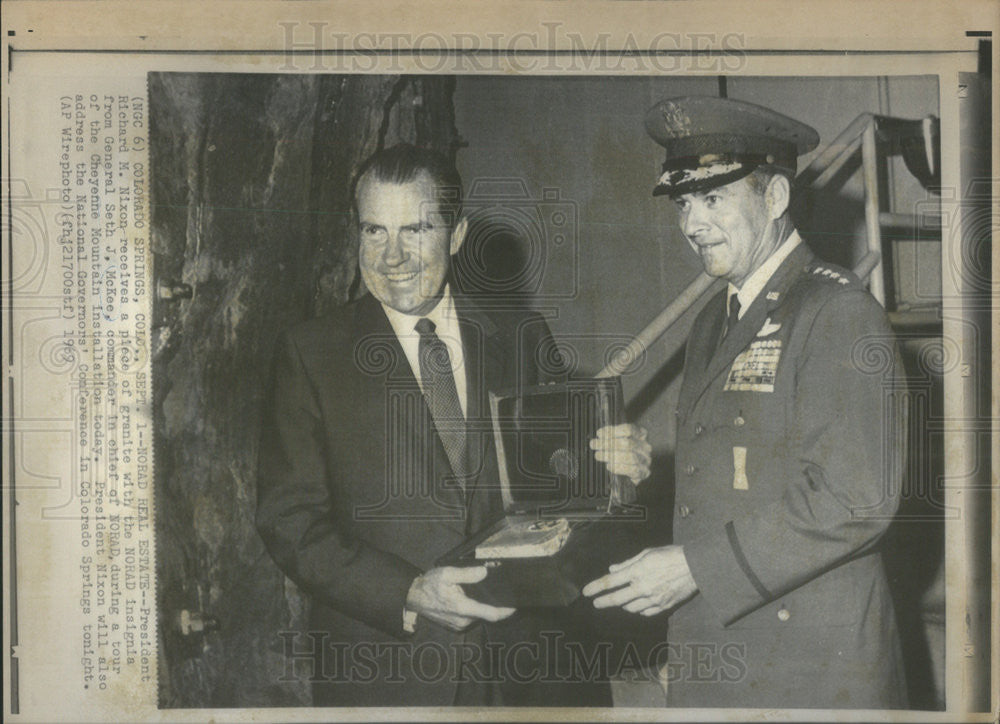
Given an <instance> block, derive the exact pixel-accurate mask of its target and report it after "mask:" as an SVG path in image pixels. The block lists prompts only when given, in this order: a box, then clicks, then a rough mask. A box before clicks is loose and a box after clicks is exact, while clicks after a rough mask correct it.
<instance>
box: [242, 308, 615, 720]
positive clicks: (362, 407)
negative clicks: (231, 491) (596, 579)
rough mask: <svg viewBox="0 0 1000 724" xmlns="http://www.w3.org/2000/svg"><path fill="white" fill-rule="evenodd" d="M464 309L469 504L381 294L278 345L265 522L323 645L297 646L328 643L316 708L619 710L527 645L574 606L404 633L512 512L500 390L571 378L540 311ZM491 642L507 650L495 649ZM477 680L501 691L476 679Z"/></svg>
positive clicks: (601, 690)
mask: <svg viewBox="0 0 1000 724" xmlns="http://www.w3.org/2000/svg"><path fill="white" fill-rule="evenodd" d="M455 301H456V310H457V313H458V316H459V324H460V328H461V331H462V342H463V346H464V355H465V367H466V369H467V370H468V374H467V391H468V394H467V400H468V403H467V406H468V411H467V419H468V424H469V434H470V460H471V463H472V464H471V468H472V469H473V470H474V471H475V473H474V474H473V476H472V479H471V480H469V481H467V483H466V495H465V496H464V498H465V500H464V501H463V494H462V491H461V489H460V487H459V486H458V483H457V481H456V480H455V479H454V476H453V473H452V471H451V468H450V465H449V463H448V458H447V456H446V454H445V451H444V448H443V447H442V444H441V441H440V438H439V437H438V435H437V432H436V430H435V428H434V424H433V421H432V419H431V416H430V412H429V410H428V408H427V406H426V404H425V402H424V399H423V397H422V395H421V393H420V389H419V386H418V384H417V380H416V378H415V377H414V374H413V372H412V370H411V369H410V366H409V364H408V362H407V359H406V356H405V354H404V352H403V350H402V347H401V346H400V345H399V342H398V340H397V338H396V336H395V334H394V332H393V330H392V327H391V325H390V324H389V321H388V319H387V318H386V316H385V313H384V311H383V310H382V307H381V305H380V304H379V303H378V302H377V301H376V300H375V299H374V298H373V297H371V296H366V297H364V298H362V299H361V300H359V301H357V302H354V303H351V304H349V305H347V306H345V307H344V308H342V309H340V310H338V311H337V312H336V313H335V314H333V315H331V316H327V317H323V318H320V319H315V320H311V321H308V322H305V323H303V324H300V325H298V326H297V327H295V328H293V329H292V330H290V331H289V332H288V333H287V334H286V335H285V336H284V338H283V339H282V341H281V343H280V345H279V351H278V355H277V361H276V369H275V372H274V387H273V390H272V392H271V396H270V402H269V405H268V408H267V412H266V417H265V423H264V428H263V439H262V445H261V457H260V474H259V483H258V485H259V490H258V508H257V526H258V529H259V531H260V534H261V536H262V537H263V539H264V541H265V543H266V545H267V548H268V550H269V552H270V553H271V555H272V556H273V558H274V560H275V561H276V562H277V564H278V566H279V567H280V568H281V570H282V571H284V572H285V573H286V574H287V575H288V577H289V578H291V579H292V580H293V581H294V582H295V583H296V584H297V585H298V586H299V587H300V588H301V589H302V590H304V591H305V592H307V593H308V594H309V595H310V597H311V602H312V608H311V615H310V626H309V628H310V632H312V633H313V637H312V638H311V639H309V638H305V639H301V640H300V641H299V642H298V645H297V647H296V648H297V650H303V649H305V650H308V649H310V648H313V647H319V646H322V647H323V651H324V655H323V657H322V661H321V663H322V667H321V668H322V669H323V670H322V671H317V672H316V674H317V675H318V676H319V678H322V679H324V680H323V681H319V682H314V689H313V691H314V703H315V704H316V705H379V706H394V705H397V706H398V705H406V706H412V705H428V706H430V705H434V706H440V705H450V704H453V703H465V702H468V703H495V704H535V705H571V704H572V705H606V704H609V703H610V693H609V689H608V687H607V684H594V683H581V684H576V685H572V684H566V683H564V682H554V681H553V682H551V683H546V682H544V681H542V682H539V681H538V677H539V674H540V673H541V674H544V673H545V672H544V671H541V672H540V668H544V667H542V666H540V665H539V664H538V663H537V655H535V656H534V657H533V649H532V648H531V647H530V645H529V646H527V647H526V646H524V645H520V646H517V644H518V642H522V641H523V642H528V643H529V644H530V642H531V641H535V642H536V643H537V642H538V637H539V635H540V633H541V632H542V631H543V630H545V629H549V628H551V627H552V626H553V625H554V624H555V623H557V622H558V624H559V625H560V628H563V629H565V624H566V623H567V622H566V620H565V619H566V617H568V616H570V611H569V610H567V609H562V610H561V612H555V613H550V614H545V613H543V612H518V613H517V614H515V615H514V616H513V617H512V618H511V619H508V620H506V621H503V622H500V623H498V624H490V625H479V626H476V627H474V628H473V629H471V630H470V631H468V632H465V633H454V632H451V631H448V630H446V629H444V628H443V627H440V626H437V625H435V624H434V623H432V622H430V621H429V620H426V619H424V618H423V617H421V619H420V622H419V624H418V627H417V631H416V633H415V634H413V635H409V634H407V633H406V632H404V630H403V607H404V603H405V600H406V594H407V591H408V590H409V588H410V585H411V583H412V582H413V580H414V579H415V578H416V577H417V576H418V575H420V574H421V573H422V572H424V571H426V570H428V569H430V568H433V567H434V565H435V561H436V560H437V559H438V558H439V557H440V556H442V555H443V554H445V553H447V552H448V551H449V550H451V549H452V548H454V547H455V546H456V545H458V544H459V543H461V542H462V541H463V540H464V539H466V537H468V536H469V535H470V534H472V533H474V532H476V531H477V530H479V529H481V528H482V527H483V526H484V525H485V524H487V523H489V522H491V521H493V520H495V519H497V518H499V517H500V516H501V515H502V513H503V510H502V503H501V500H500V494H499V488H498V476H497V464H496V452H495V448H494V445H493V437H492V433H491V429H490V424H489V406H488V392H489V391H490V390H500V389H511V388H514V387H516V386H520V385H533V384H539V383H542V382H547V381H552V380H555V379H557V378H559V377H560V375H561V373H562V369H561V365H560V364H559V357H558V353H557V352H556V350H555V347H554V343H553V341H552V338H551V335H550V333H549V330H548V327H547V325H546V324H545V321H544V320H543V319H542V318H541V317H540V316H539V315H537V314H533V313H526V312H516V313H512V312H502V313H489V314H487V313H485V312H483V311H482V310H480V309H478V308H477V307H475V306H474V305H473V304H471V303H470V302H469V301H468V300H463V299H461V298H457V297H456V300H455ZM487 639H488V640H490V641H491V642H494V644H495V645H496V648H494V649H484V648H483V644H484V642H485V641H486V640H487ZM491 651H492V654H491V653H490V652H491ZM477 672H478V673H477ZM477 677H478V678H480V679H481V678H483V677H485V678H486V679H488V680H494V681H499V682H500V683H499V684H489V683H487V684H478V685H477V684H476V683H470V682H472V680H474V679H477ZM456 691H459V693H458V695H457V698H456ZM498 692H499V693H498ZM470 697H471V698H470ZM498 699H499V700H498Z"/></svg>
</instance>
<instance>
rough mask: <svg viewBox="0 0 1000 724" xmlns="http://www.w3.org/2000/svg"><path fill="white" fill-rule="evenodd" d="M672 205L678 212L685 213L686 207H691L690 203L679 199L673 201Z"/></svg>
mask: <svg viewBox="0 0 1000 724" xmlns="http://www.w3.org/2000/svg"><path fill="white" fill-rule="evenodd" d="M674 203H675V204H677V208H678V210H680V211H687V210H688V207H689V206H690V205H691V202H690V201H688V200H687V199H680V198H678V199H674Z"/></svg>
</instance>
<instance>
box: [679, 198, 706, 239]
mask: <svg viewBox="0 0 1000 724" xmlns="http://www.w3.org/2000/svg"><path fill="white" fill-rule="evenodd" d="M707 228H708V223H707V221H706V218H705V210H704V209H703V208H702V207H701V204H698V203H696V202H692V203H691V204H690V205H689V206H688V208H687V209H686V210H685V211H684V213H683V215H682V217H681V231H683V232H684V236H686V237H688V238H689V239H691V238H694V237H697V236H698V235H699V234H701V233H703V232H704V231H705V230H706V229H707Z"/></svg>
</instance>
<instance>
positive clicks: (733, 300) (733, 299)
mask: <svg viewBox="0 0 1000 724" xmlns="http://www.w3.org/2000/svg"><path fill="white" fill-rule="evenodd" d="M738 321H740V298H739V297H738V296H737V294H736V292H733V293H732V294H730V295H729V316H727V317H726V326H725V327H723V328H722V334H721V335H720V336H719V346H720V347H721V346H722V343H723V341H724V340H725V339H726V337H727V336H728V335H729V330H731V329H732V328H733V327H735V326H736V323H737V322H738Z"/></svg>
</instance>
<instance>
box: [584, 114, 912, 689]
mask: <svg viewBox="0 0 1000 724" xmlns="http://www.w3.org/2000/svg"><path fill="white" fill-rule="evenodd" d="M646 127H647V130H648V131H649V133H650V135H652V137H653V138H654V139H655V140H656V141H657V142H658V143H660V144H661V145H663V146H664V147H666V149H667V162H666V164H664V168H663V175H662V176H661V178H660V181H659V184H658V185H657V188H656V190H655V191H654V194H666V195H669V196H670V197H671V198H673V199H674V200H675V201H676V202H677V204H678V208H679V216H680V224H681V229H682V231H683V233H684V235H685V236H686V237H687V239H688V242H689V243H690V245H691V248H692V249H693V250H694V251H695V253H696V254H698V256H699V257H700V259H701V261H702V264H703V265H704V267H705V271H706V272H707V273H708V274H710V275H712V276H716V277H722V278H723V279H725V280H727V281H728V282H729V288H728V289H727V290H726V291H724V292H723V293H720V294H719V295H718V296H716V297H715V298H714V299H712V300H711V301H710V302H709V303H708V304H707V305H706V306H705V308H704V309H703V310H702V312H701V314H700V315H699V316H698V318H697V321H696V322H695V324H694V327H693V329H692V332H691V336H690V338H689V340H688V347H687V357H686V360H685V366H684V381H683V385H682V388H681V395H680V402H679V406H678V410H677V415H678V432H677V448H676V503H675V509H674V545H671V546H666V547H661V548H650V549H647V550H645V551H643V552H642V553H640V554H639V555H637V556H635V557H633V558H632V559H629V560H627V561H624V562H622V563H620V564H617V565H615V566H612V567H611V571H610V573H608V574H607V575H606V576H604V577H602V578H600V579H598V580H597V581H594V582H592V583H590V584H588V586H587V587H585V589H584V593H585V594H586V595H589V596H595V597H596V598H595V600H594V603H595V605H596V606H598V607H605V606H623V607H624V608H625V609H626V610H628V611H631V612H634V613H639V614H642V615H647V616H648V615H653V614H656V613H659V612H661V611H665V610H668V609H671V608H674V607H678V608H677V610H676V611H675V612H674V613H673V614H672V615H671V617H670V623H669V632H668V644H669V645H668V647H667V654H668V660H667V666H666V668H665V669H664V671H663V672H662V673H663V675H664V676H665V678H666V680H667V682H668V683H667V700H668V703H669V704H670V705H672V706H709V707H712V706H717V707H724V706H735V707H767V708H776V707H787V708H791V707H824V708H888V707H898V706H901V705H903V704H904V703H905V702H904V696H905V694H904V691H905V689H904V682H903V678H902V665H901V660H900V650H899V644H898V640H897V638H898V637H897V631H896V622H895V618H894V614H893V605H892V601H891V599H890V594H889V589H888V585H887V582H886V578H885V575H884V573H883V569H882V560H881V556H880V555H879V552H878V547H877V543H878V540H879V537H880V536H881V535H882V534H883V532H884V531H885V529H886V528H887V526H888V525H889V523H890V522H891V520H892V517H893V515H894V513H895V511H896V507H897V504H898V496H899V491H900V465H899V455H900V447H901V445H900V433H901V427H902V426H901V425H900V421H899V420H897V419H896V415H895V414H893V409H892V408H893V405H894V404H898V397H899V395H901V394H902V386H901V382H902V377H901V370H900V369H899V365H898V357H897V355H896V353H895V342H894V337H893V333H892V330H891V329H890V327H889V324H888V322H887V319H886V315H885V312H884V311H883V309H882V308H881V307H880V306H879V304H878V303H877V302H876V301H875V299H874V298H872V297H871V295H870V294H868V292H867V291H866V290H865V289H864V287H863V286H862V284H861V282H860V281H859V280H858V279H857V278H856V277H855V276H854V275H853V274H852V273H851V272H849V271H847V270H845V269H841V268H839V267H835V266H833V265H830V264H825V263H823V262H820V261H818V260H817V259H816V258H815V257H814V256H813V254H812V253H811V252H810V251H809V249H808V248H807V247H806V246H805V244H803V243H802V242H801V240H800V238H799V235H798V233H797V232H796V231H795V229H794V228H793V227H792V225H791V222H790V220H789V216H788V207H789V196H790V189H791V186H790V184H791V179H792V178H794V175H795V169H796V157H797V155H799V154H801V153H804V152H806V151H809V150H811V149H812V148H814V147H815V146H816V145H817V143H818V142H819V138H818V136H817V134H816V132H815V131H814V130H813V129H812V128H810V127H808V126H805V125H804V124H801V123H799V122H797V121H795V120H793V119H791V118H788V117H786V116H783V115H781V114H778V113H775V112H773V111H771V110H769V109H766V108H762V107H760V106H756V105H752V104H749V103H741V102H738V101H734V100H727V99H721V98H701V97H690V98H678V99H671V100H666V101H663V102H661V103H660V104H658V105H656V106H655V107H654V108H653V109H651V110H650V112H649V113H648V114H647V117H646Z"/></svg>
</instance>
